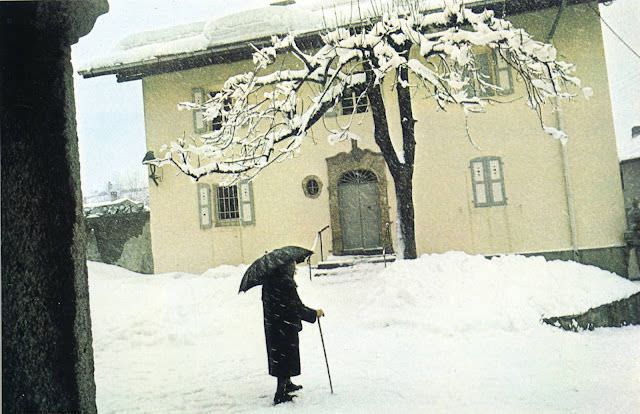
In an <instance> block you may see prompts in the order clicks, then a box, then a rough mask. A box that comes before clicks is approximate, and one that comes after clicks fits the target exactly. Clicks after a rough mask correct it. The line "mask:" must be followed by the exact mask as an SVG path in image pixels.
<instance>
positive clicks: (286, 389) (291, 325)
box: [262, 262, 324, 404]
mask: <svg viewBox="0 0 640 414" xmlns="http://www.w3.org/2000/svg"><path fill="white" fill-rule="evenodd" d="M295 272H296V265H295V263H293V262H292V263H290V264H287V265H284V266H281V267H280V268H278V270H277V271H276V272H273V273H272V274H270V275H269V276H267V277H266V278H265V281H264V283H263V286H262V309H263V312H264V336H265V339H266V343H267V356H268V360H269V375H271V376H274V377H276V378H278V386H277V388H276V394H275V396H274V398H273V403H274V404H280V403H282V402H286V401H291V400H292V399H293V397H295V396H294V395H291V392H293V391H297V390H299V389H300V388H302V386H301V385H295V384H293V383H292V382H291V377H294V376H296V375H300V349H299V345H298V344H299V342H298V332H300V331H301V330H302V320H304V321H306V322H309V323H314V322H315V321H316V319H317V318H319V317H321V316H324V312H323V311H322V309H317V310H316V309H311V308H309V307H307V306H305V305H304V304H303V303H302V301H301V300H300V297H299V296H298V291H297V290H296V287H297V285H296V282H295V281H294V280H293V276H294V274H295Z"/></svg>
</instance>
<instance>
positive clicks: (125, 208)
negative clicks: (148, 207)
mask: <svg viewBox="0 0 640 414" xmlns="http://www.w3.org/2000/svg"><path fill="white" fill-rule="evenodd" d="M144 209H145V207H144V204H143V203H136V202H135V201H132V200H130V199H128V198H119V199H117V200H113V201H104V202H101V203H87V204H85V205H84V206H83V212H84V216H85V217H87V218H94V217H101V216H104V215H112V214H129V213H137V212H140V211H142V210H144Z"/></svg>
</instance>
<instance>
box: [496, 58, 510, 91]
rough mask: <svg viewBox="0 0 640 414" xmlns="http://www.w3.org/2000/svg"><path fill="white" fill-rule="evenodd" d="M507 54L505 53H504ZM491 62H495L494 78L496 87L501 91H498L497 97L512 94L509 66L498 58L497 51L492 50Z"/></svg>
mask: <svg viewBox="0 0 640 414" xmlns="http://www.w3.org/2000/svg"><path fill="white" fill-rule="evenodd" d="M505 53H507V52H505ZM493 60H494V62H495V72H496V74H495V78H496V85H498V86H499V87H500V88H502V90H500V91H498V95H509V94H511V93H513V77H512V76H513V75H512V74H511V66H509V63H508V62H507V61H506V60H505V59H503V58H502V56H500V53H498V51H497V50H495V49H494V50H493Z"/></svg>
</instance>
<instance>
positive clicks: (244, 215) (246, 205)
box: [215, 181, 255, 226]
mask: <svg viewBox="0 0 640 414" xmlns="http://www.w3.org/2000/svg"><path fill="white" fill-rule="evenodd" d="M225 188H235V203H234V204H235V206H234V207H235V208H236V210H231V213H236V214H233V217H221V215H222V214H223V213H225V212H223V211H221V209H220V207H221V205H220V203H221V202H223V203H224V201H223V200H221V199H220V195H221V194H220V193H221V191H222V192H224V191H225V190H224V189H225ZM215 198H216V200H215V221H216V226H238V225H243V226H244V225H251V224H255V211H254V203H253V184H252V183H251V182H249V181H240V182H239V183H237V184H232V185H230V186H221V185H217V186H215ZM226 198H231V197H226ZM228 207H231V206H227V208H228ZM227 208H226V209H225V210H227Z"/></svg>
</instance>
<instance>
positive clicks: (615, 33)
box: [586, 3, 640, 59]
mask: <svg viewBox="0 0 640 414" xmlns="http://www.w3.org/2000/svg"><path fill="white" fill-rule="evenodd" d="M586 5H587V7H589V8H590V9H591V10H592V11H593V12H594V13H595V14H596V16H598V18H599V19H600V20H601V21H602V23H604V25H605V26H607V29H609V30H610V31H611V33H613V35H614V36H615V37H617V38H618V40H620V42H621V43H622V44H623V45H625V46H626V47H627V49H629V50H630V51H631V53H633V54H634V55H636V57H637V58H638V59H640V53H638V52H636V51H635V50H634V49H633V47H631V45H630V44H629V43H627V42H626V41H625V40H624V39H623V38H622V37H621V36H620V35H619V34H618V33H617V32H616V31H615V30H613V27H611V26H610V25H609V23H607V21H606V20H605V19H603V18H602V16H601V15H600V12H599V11H598V10H596V9H595V8H594V7H593V6H592V5H591V4H589V3H586Z"/></svg>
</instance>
